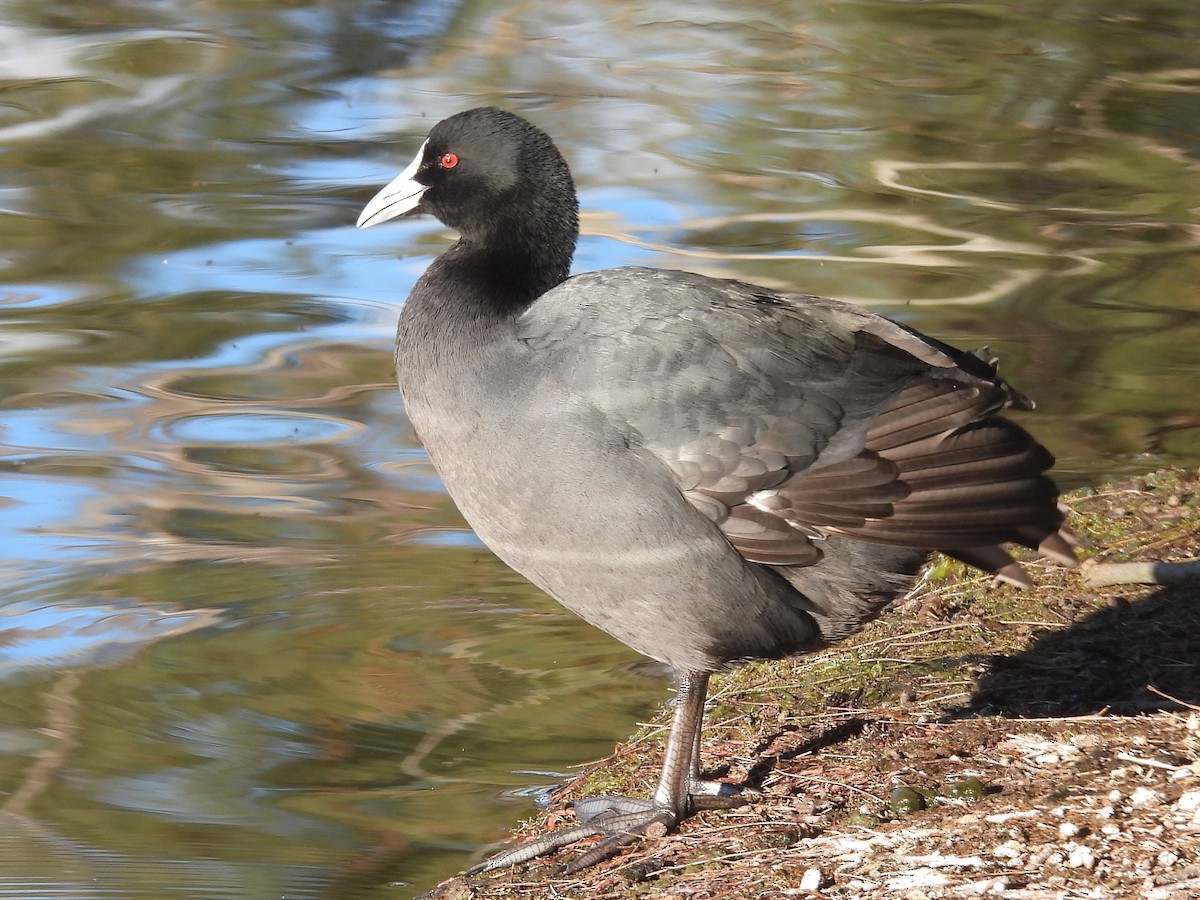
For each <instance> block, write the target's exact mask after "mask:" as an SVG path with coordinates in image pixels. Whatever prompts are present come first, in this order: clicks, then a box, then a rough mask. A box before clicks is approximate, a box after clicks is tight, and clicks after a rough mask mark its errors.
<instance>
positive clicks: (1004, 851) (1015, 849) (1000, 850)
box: [992, 841, 1024, 859]
mask: <svg viewBox="0 0 1200 900" xmlns="http://www.w3.org/2000/svg"><path fill="white" fill-rule="evenodd" d="M1023 846H1024V845H1023V844H1021V842H1020V841H1005V842H1004V843H1003V844H1001V845H1000V846H999V847H997V848H996V849H995V850H993V851H992V856H995V857H997V858H998V859H1020V858H1021V850H1022V848H1023Z"/></svg>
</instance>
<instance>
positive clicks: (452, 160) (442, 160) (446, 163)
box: [438, 153, 458, 169]
mask: <svg viewBox="0 0 1200 900" xmlns="http://www.w3.org/2000/svg"><path fill="white" fill-rule="evenodd" d="M438 165H439V166H441V167H442V168H443V169H453V168H454V167H455V166H457V165H458V154H456V153H443V154H442V155H441V157H439V159H438Z"/></svg>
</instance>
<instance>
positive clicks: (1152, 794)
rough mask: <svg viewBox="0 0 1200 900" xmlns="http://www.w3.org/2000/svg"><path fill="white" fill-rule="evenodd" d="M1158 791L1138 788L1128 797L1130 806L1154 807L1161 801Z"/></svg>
mask: <svg viewBox="0 0 1200 900" xmlns="http://www.w3.org/2000/svg"><path fill="white" fill-rule="evenodd" d="M1161 799H1162V798H1161V797H1160V796H1159V793H1158V791H1156V790H1154V788H1148V787H1140V788H1136V789H1134V792H1133V793H1132V794H1130V795H1129V805H1130V806H1154V805H1155V804H1157V803H1159V802H1160V801H1161Z"/></svg>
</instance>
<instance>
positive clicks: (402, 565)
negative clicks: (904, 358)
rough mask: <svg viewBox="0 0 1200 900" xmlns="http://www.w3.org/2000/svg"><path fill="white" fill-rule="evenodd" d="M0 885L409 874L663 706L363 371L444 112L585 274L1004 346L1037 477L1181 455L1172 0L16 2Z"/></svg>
mask: <svg viewBox="0 0 1200 900" xmlns="http://www.w3.org/2000/svg"><path fill="white" fill-rule="evenodd" d="M0 9H2V10H3V15H2V16H0V98H3V103H2V104H0V154H2V155H3V170H2V174H0V273H2V274H0V405H2V406H3V415H2V418H0V574H2V575H3V577H4V585H5V591H4V597H3V600H2V601H0V603H2V605H0V811H2V813H3V814H0V896H11V897H21V898H39V897H51V896H56V897H57V896H71V897H76V898H90V897H94V896H104V897H176V896H178V897H213V898H265V897H283V896H286V897H288V898H304V897H377V896H387V897H392V896H395V897H404V896H409V895H411V894H412V893H414V892H416V891H417V890H420V889H424V888H428V887H429V886H431V885H432V884H433V883H434V882H435V881H436V880H438V878H439V877H440V876H444V875H447V874H449V873H451V872H453V871H455V870H456V869H457V868H459V867H461V866H462V865H464V864H465V863H467V862H468V861H469V860H470V859H471V858H472V857H473V855H474V854H478V853H479V852H481V850H480V848H481V847H482V846H483V845H485V844H487V843H488V842H490V841H494V840H497V839H499V838H500V837H501V836H502V835H503V834H504V833H505V831H506V829H507V827H508V826H509V825H510V824H511V823H512V822H513V821H515V820H516V819H518V818H520V817H522V816H524V815H526V814H527V813H528V812H529V810H530V809H531V806H530V804H531V802H532V801H531V800H530V799H528V795H530V794H531V793H534V792H535V790H536V789H537V788H538V787H539V786H544V785H548V784H552V783H554V782H555V781H557V780H559V779H560V778H561V773H563V772H566V771H569V767H570V766H571V765H572V764H576V763H579V762H582V761H585V760H588V759H592V758H595V757H598V756H601V755H603V754H605V753H606V752H607V751H608V750H609V749H611V747H612V743H613V741H614V740H617V739H619V738H620V737H621V736H622V735H623V734H625V733H627V732H628V731H629V730H630V728H631V727H632V725H633V723H634V722H635V721H636V720H637V718H638V717H639V716H640V715H643V714H644V713H645V711H646V710H647V709H648V708H650V707H651V706H653V705H654V704H655V703H658V702H660V701H661V700H662V699H663V698H664V696H665V693H664V688H665V680H664V679H663V678H662V675H661V673H660V672H659V671H658V670H656V669H654V668H653V667H647V666H641V665H639V661H638V658H637V657H636V656H635V655H634V654H632V653H631V652H629V651H627V650H625V649H624V648H622V647H620V646H619V645H617V644H616V643H615V642H613V641H612V640H610V639H608V638H606V637H605V636H603V635H601V634H599V633H597V632H595V631H593V630H591V629H590V628H588V627H587V626H585V625H583V624H581V623H579V622H578V621H576V620H575V619H574V618H573V617H571V616H570V615H569V614H567V613H565V612H563V611H561V610H560V609H559V608H558V607H557V606H556V605H555V604H554V603H553V602H552V601H550V600H548V599H547V598H545V597H544V596H542V595H541V594H539V593H538V592H537V591H535V590H534V589H532V588H530V587H529V586H527V585H526V584H525V583H524V582H523V581H522V580H521V579H520V578H519V577H517V576H515V575H513V574H511V573H509V572H508V571H507V570H506V569H505V568H504V567H503V566H502V565H500V564H499V563H498V562H496V561H495V560H494V559H493V558H492V557H491V556H490V555H489V554H488V553H487V552H486V551H485V550H483V549H482V548H481V546H480V545H479V544H478V542H477V541H476V540H475V539H474V538H473V536H472V535H471V534H470V532H469V531H468V530H467V529H466V528H465V527H464V525H463V523H462V521H461V519H459V517H458V516H457V514H456V513H455V511H454V508H453V506H452V505H451V503H450V502H449V500H448V499H447V498H446V496H445V495H444V494H443V493H442V492H441V490H440V486H439V482H438V480H437V478H436V475H435V474H434V473H433V471H432V470H431V469H430V467H429V466H428V464H427V462H426V461H425V459H424V457H423V455H422V453H421V451H420V448H419V447H418V446H417V445H416V443H415V441H414V438H413V435H412V433H411V430H410V429H409V427H408V425H407V422H406V420H405V417H404V410H403V408H402V405H401V403H400V399H399V397H398V395H397V393H396V391H395V389H394V387H393V385H392V373H391V359H390V345H391V335H392V331H393V328H394V323H395V319H396V315H397V310H398V308H399V305H400V304H401V302H402V301H403V298H404V296H405V295H406V294H407V292H408V289H409V287H410V286H411V284H412V282H413V280H414V279H415V278H416V276H417V275H418V274H419V273H420V271H421V270H422V269H423V268H424V266H425V265H427V263H428V262H429V260H430V259H431V258H432V257H433V256H434V255H436V254H437V253H438V252H440V251H441V250H442V249H444V248H445V247H446V246H448V242H449V240H450V237H449V236H448V235H447V234H446V233H445V231H444V230H443V229H442V228H441V227H440V226H438V225H437V224H436V223H434V222H432V221H429V220H406V221H404V222H401V223H397V224H393V225H389V226H386V227H381V228H375V229H371V230H370V231H366V232H358V231H356V230H355V229H354V228H353V221H354V219H355V217H356V215H357V211H358V209H359V207H360V206H361V204H362V203H363V202H364V201H365V200H366V199H367V197H369V196H370V194H371V193H373V190H374V189H375V188H376V187H378V186H379V185H380V184H381V183H382V182H383V181H385V180H387V179H389V178H390V177H392V175H393V174H394V172H395V170H396V169H397V168H398V167H399V166H401V165H403V163H405V162H407V160H408V158H409V157H410V156H411V154H412V153H413V152H414V150H415V149H416V147H417V146H418V144H419V143H420V141H421V140H422V139H423V137H424V134H425V132H426V131H427V130H428V128H429V126H430V125H432V124H433V122H435V121H436V120H437V119H439V118H441V117H443V116H445V115H447V114H449V113H452V112H455V111H458V110H460V109H463V108H466V107H469V106H474V105H480V104H485V103H497V104H500V105H504V106H507V107H509V108H513V109H516V110H519V111H523V112H525V113H527V114H528V115H529V116H530V117H531V118H533V119H534V120H535V121H537V122H538V123H539V124H541V125H543V126H544V127H545V128H546V129H547V130H549V131H550V132H552V133H553V134H554V135H555V137H556V138H557V139H558V141H559V143H560V145H561V146H562V148H563V150H564V153H565V155H566V156H567V158H568V159H569V160H570V161H571V162H572V164H573V166H574V168H575V172H576V175H577V180H578V182H579V185H580V189H581V194H582V202H583V205H584V208H585V220H584V225H585V231H586V237H585V239H584V240H583V242H582V244H581V248H580V253H579V255H578V258H577V268H579V269H592V268H600V267H606V266H611V265H616V264H620V263H623V262H639V263H646V264H650V265H659V266H678V267H686V268H690V269H693V270H699V271H704V272H708V273H712V274H719V275H728V276H736V277H743V278H749V279H753V280H755V281H758V282H763V283H768V284H771V285H775V286H779V287H785V288H791V289H795V290H805V291H810V292H817V293H828V294H834V295H837V296H840V297H845V298H848V299H854V300H858V301H860V302H864V303H868V304H871V305H873V306H876V307H878V308H879V309H880V310H881V311H884V312H886V313H887V314H889V315H892V316H894V317H897V318H899V319H901V320H902V321H904V322H907V323H909V324H912V325H914V326H916V327H919V328H921V329H923V330H927V331H931V332H933V333H935V334H937V335H938V336H940V337H942V338H945V339H947V340H950V341H952V342H955V343H958V344H962V345H968V346H977V345H981V344H990V345H991V347H992V348H993V350H994V351H995V352H997V353H998V354H1000V355H1001V356H1002V357H1003V359H1004V371H1005V373H1006V375H1008V377H1009V378H1010V379H1011V380H1012V381H1014V382H1015V383H1016V384H1018V385H1019V386H1021V387H1023V388H1024V389H1026V390H1028V391H1029V392H1030V393H1032V394H1033V395H1034V396H1035V397H1036V398H1037V399H1038V400H1039V403H1040V413H1039V414H1038V415H1037V417H1036V418H1035V419H1033V420H1031V423H1030V424H1031V427H1033V428H1035V429H1036V430H1037V431H1038V433H1039V434H1040V435H1042V436H1043V437H1044V438H1045V440H1046V442H1047V443H1048V444H1049V445H1050V446H1051V447H1052V448H1053V450H1054V451H1055V453H1056V454H1057V455H1058V457H1059V459H1060V471H1061V472H1062V474H1063V476H1064V480H1065V481H1066V482H1067V483H1069V484H1079V483H1084V482H1087V481H1094V480H1097V479H1100V478H1103V477H1105V476H1106V475H1110V474H1119V473H1125V472H1129V471H1133V470H1140V469H1145V468H1148V467H1154V466H1158V465H1161V464H1164V463H1172V464H1184V465H1196V464H1198V463H1200V411H1198V410H1197V405H1196V379H1197V374H1198V373H1200V361H1198V352H1197V346H1198V345H1200V288H1198V287H1197V285H1200V254H1198V253H1197V248H1198V247H1200V206H1198V205H1197V204H1198V202H1200V201H1198V199H1197V198H1200V50H1198V49H1197V48H1200V13H1198V12H1196V11H1195V3H1194V0H1164V2H1154V0H1149V2H1144V3H1136V4H1130V3H1117V2H1107V0H1097V2H1087V3H1083V2H1060V3H1049V2H1044V3H1036V2H1035V3H1021V4H1018V3H1005V2H1000V3H988V4H982V3H981V4H964V3H939V2H879V0H877V2H859V0H846V2H841V3H782V2H750V3H746V2H740V3H730V2H719V0H701V2H697V3H688V4H678V3H663V2H655V0H651V2H648V3H641V4H624V3H616V2H608V3H606V2H583V0H564V2H559V3H555V4H553V5H545V4H515V3H504V2H482V3H474V4H461V5H455V4H453V3H438V2H432V0H424V2H410V3H404V2H382V0H345V2H339V3H333V4H318V3H305V2H303V0H300V2H282V0H276V2H270V0H262V2H257V3H246V4H229V3H219V2H209V0H189V2H172V0H160V2H153V3H95V2H82V0H50V2H37V3H34V2H25V0H5V2H3V3H0Z"/></svg>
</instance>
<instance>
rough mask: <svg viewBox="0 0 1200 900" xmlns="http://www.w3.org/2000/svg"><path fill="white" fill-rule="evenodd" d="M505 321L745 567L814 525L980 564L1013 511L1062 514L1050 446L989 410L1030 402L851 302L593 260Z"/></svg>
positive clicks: (813, 550)
mask: <svg viewBox="0 0 1200 900" xmlns="http://www.w3.org/2000/svg"><path fill="white" fill-rule="evenodd" d="M574 287H579V288H586V290H579V291H575V290H574V289H573V288H574ZM580 297H589V298H603V300H602V301H597V300H595V299H593V300H590V301H587V302H586V303H583V304H581V303H580V302H579V298H580ZM602 304H603V305H602ZM517 327H518V333H519V336H520V337H521V338H522V339H523V340H524V341H525V343H526V344H527V345H528V346H529V347H530V348H531V349H533V350H534V351H536V352H538V353H539V355H541V356H542V357H543V359H545V360H552V361H553V365H552V366H551V367H550V368H551V370H552V371H553V372H554V375H555V377H558V378H561V379H562V380H563V381H564V382H566V384H567V386H568V388H569V389H570V391H571V392H572V393H573V394H574V395H576V396H579V397H581V398H583V399H584V400H585V401H586V402H588V403H590V404H592V405H593V406H594V407H595V408H597V409H598V410H600V411H601V412H602V413H604V414H605V415H606V416H607V417H608V418H609V420H610V421H611V422H613V423H614V424H615V425H616V426H617V427H619V428H621V429H623V430H624V432H625V435H626V440H627V442H628V443H629V444H630V445H631V446H636V447H639V448H642V449H644V450H646V451H648V452H650V453H651V454H653V455H654V456H655V457H657V458H658V459H659V460H661V461H662V463H663V464H664V465H665V466H666V467H667V468H668V469H669V470H670V472H671V474H672V476H673V478H674V479H675V482H676V484H677V485H678V486H679V489H680V490H681V491H682V492H683V494H684V496H685V497H686V498H687V499H688V501H689V502H690V503H691V504H692V505H693V506H694V507H695V508H696V509H697V510H698V511H699V512H701V513H703V514H704V515H705V516H707V517H708V518H709V519H711V520H712V521H713V522H714V523H716V524H717V526H718V527H720V529H721V530H722V531H723V532H724V533H725V535H726V537H727V538H728V539H729V541H730V542H731V543H732V544H733V546H734V547H735V548H736V549H737V550H738V551H739V552H740V553H741V554H742V556H743V557H745V558H746V559H747V560H750V561H752V562H758V563H764V564H769V565H779V566H795V565H809V564H812V563H815V562H816V561H818V560H819V559H820V558H821V552H820V549H819V542H818V544H814V539H818V538H820V537H821V536H822V535H823V534H826V533H841V534H847V535H851V536H855V537H860V538H863V539H864V540H870V541H877V542H882V543H892V544H899V545H902V546H914V547H922V548H926V549H942V548H945V549H949V550H952V551H954V550H957V551H960V553H959V555H960V556H962V557H963V558H964V559H967V561H969V562H972V563H974V564H980V563H981V562H982V563H986V564H987V567H988V568H989V569H991V570H993V571H998V569H999V568H1001V567H1003V566H1005V565H1007V564H1008V563H1010V562H1011V559H1010V558H1009V557H1008V556H1007V554H1005V553H1004V551H1003V550H999V551H998V552H999V553H1000V554H1002V555H1003V560H1001V559H1000V557H999V556H998V555H996V553H995V552H993V547H992V545H994V544H998V543H999V542H1001V541H1008V540H1019V541H1021V542H1023V543H1028V542H1029V540H1030V539H1031V534H1032V532H1028V533H1026V532H1022V531H1021V530H1020V529H1021V527H1022V526H1024V525H1028V523H1029V522H1030V521H1040V520H1039V519H1038V516H1033V517H1032V518H1031V516H1030V514H1029V507H1031V506H1032V507H1036V510H1037V512H1038V514H1039V515H1040V517H1041V519H1045V518H1046V516H1047V514H1046V509H1047V508H1049V509H1053V510H1055V512H1054V516H1057V521H1056V522H1055V525H1054V528H1053V529H1051V530H1053V531H1057V525H1058V524H1061V515H1059V514H1058V513H1057V506H1056V504H1055V503H1054V500H1053V497H1054V496H1056V492H1055V491H1054V488H1053V484H1052V482H1050V481H1049V479H1047V478H1045V477H1044V476H1043V475H1042V474H1041V472H1042V471H1043V470H1044V469H1045V468H1047V467H1048V465H1049V462H1050V459H1049V454H1047V453H1046V452H1045V451H1044V450H1042V448H1041V447H1040V446H1039V445H1038V444H1037V443H1036V442H1035V441H1033V439H1032V438H1030V437H1029V436H1028V435H1027V434H1025V432H1024V431H1022V430H1021V429H1020V428H1018V427H1017V426H1015V425H1013V424H1012V423H1010V422H1007V421H1006V420H1003V419H998V418H995V417H993V413H995V412H996V410H998V409H1000V408H1003V407H1005V406H1013V405H1016V406H1029V405H1030V404H1029V403H1028V401H1027V400H1026V399H1025V398H1024V397H1022V396H1021V395H1020V394H1017V393H1016V392H1015V391H1013V390H1012V389H1011V388H1009V387H1008V386H1007V385H1006V384H1005V383H1004V382H1003V381H1002V380H1001V379H1000V378H999V377H998V376H997V374H996V371H995V368H994V366H993V365H991V364H990V363H989V362H988V361H986V360H985V359H983V358H981V357H979V356H975V355H971V354H963V353H960V352H959V351H956V350H953V349H952V348H950V347H947V346H945V345H943V344H940V343H938V342H936V341H932V340H930V339H928V338H925V337H923V336H921V335H918V334H916V333H915V332H912V331H910V330H908V329H906V328H904V327H902V326H900V325H898V324H896V323H894V322H891V321H890V320H888V319H884V318H882V317H880V316H876V315H873V314H871V313H869V312H866V311H865V310H862V309H860V308H858V307H855V306H851V305H849V304H844V303H839V302H837V301H833V300H828V299H826V298H820V297H811V296H806V295H793V294H773V293H770V292H766V291H763V290H762V289H760V288H755V287H752V286H750V285H745V284H740V283H738V282H732V281H718V280H715V279H710V278H705V277H703V276H699V275H690V274H686V273H681V272H661V271H658V270H652V269H611V270H606V271H604V272H598V273H592V274H589V275H584V276H578V277H577V278H574V279H571V280H569V281H567V282H566V283H565V284H564V285H562V286H560V287H559V288H556V289H555V290H553V291H551V292H549V293H548V294H546V295H544V296H543V297H542V298H541V299H539V300H538V302H537V303H535V304H534V305H533V307H531V308H530V310H528V311H527V312H526V313H525V314H524V315H523V316H522V317H521V318H520V319H519V320H518V323H517ZM997 421H998V422H1001V423H1003V424H1002V425H999V426H990V427H987V428H984V427H982V426H980V425H979V424H978V423H983V422H988V423H991V422H997ZM946 454H949V455H948V456H947V455H946ZM950 459H954V460H956V462H954V463H953V465H957V466H958V468H957V469H954V468H946V466H947V465H950V464H949V463H947V462H946V461H947V460H950ZM997 459H998V460H1000V462H999V463H997V462H996V460H997ZM989 460H990V462H989ZM989 465H990V466H991V471H990V474H989V473H988V472H982V473H981V474H972V473H975V472H976V470H977V469H987V468H988V466H989ZM934 470H940V471H936V472H935V471H934ZM931 473H933V474H931ZM1014 473H1016V474H1015V476H1014ZM1014 479H1015V481H1016V482H1020V484H1019V486H1018V487H1017V488H1015V489H1013V488H1007V487H1006V488H1003V489H1001V488H998V487H996V485H1001V484H1008V483H1010V482H1014ZM976 482H980V484H979V485H977V484H976ZM980 486H982V487H984V488H990V490H991V491H992V494H991V495H988V496H985V494H986V490H985V491H984V492H983V493H979V492H977V491H974V490H973V489H974V488H975V487H980ZM1031 490H1032V493H1030V492H1031ZM1010 494H1011V495H1013V496H1015V497H1016V498H1017V499H1015V500H1014V499H1013V496H1010ZM1027 494H1029V497H1027V496H1026V495H1027ZM996 498H998V500H999V502H1000V503H1001V505H1002V506H1003V505H1005V504H1007V507H1008V513H1007V515H1006V514H1004V513H1002V512H999V511H997V508H996V507H995V506H994V505H993V503H992V501H993V499H996ZM1047 498H1049V506H1048V507H1047ZM964 509H967V510H969V511H971V515H969V516H966V517H965V521H966V524H967V525H969V526H970V527H967V528H965V530H964V528H963V525H964V521H963V519H964V516H963V515H962V513H963V510H964ZM1014 523H1016V524H1014ZM1035 530H1040V531H1045V530H1046V529H1045V527H1044V526H1042V525H1040V524H1039V525H1038V526H1037V528H1036V529H1035ZM1034 545H1035V546H1036V542H1035V544H1034ZM995 549H997V550H998V548H995ZM1014 565H1015V564H1014ZM1010 571H1011V570H1010ZM1013 580H1020V579H1016V578H1014V579H1013Z"/></svg>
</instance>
